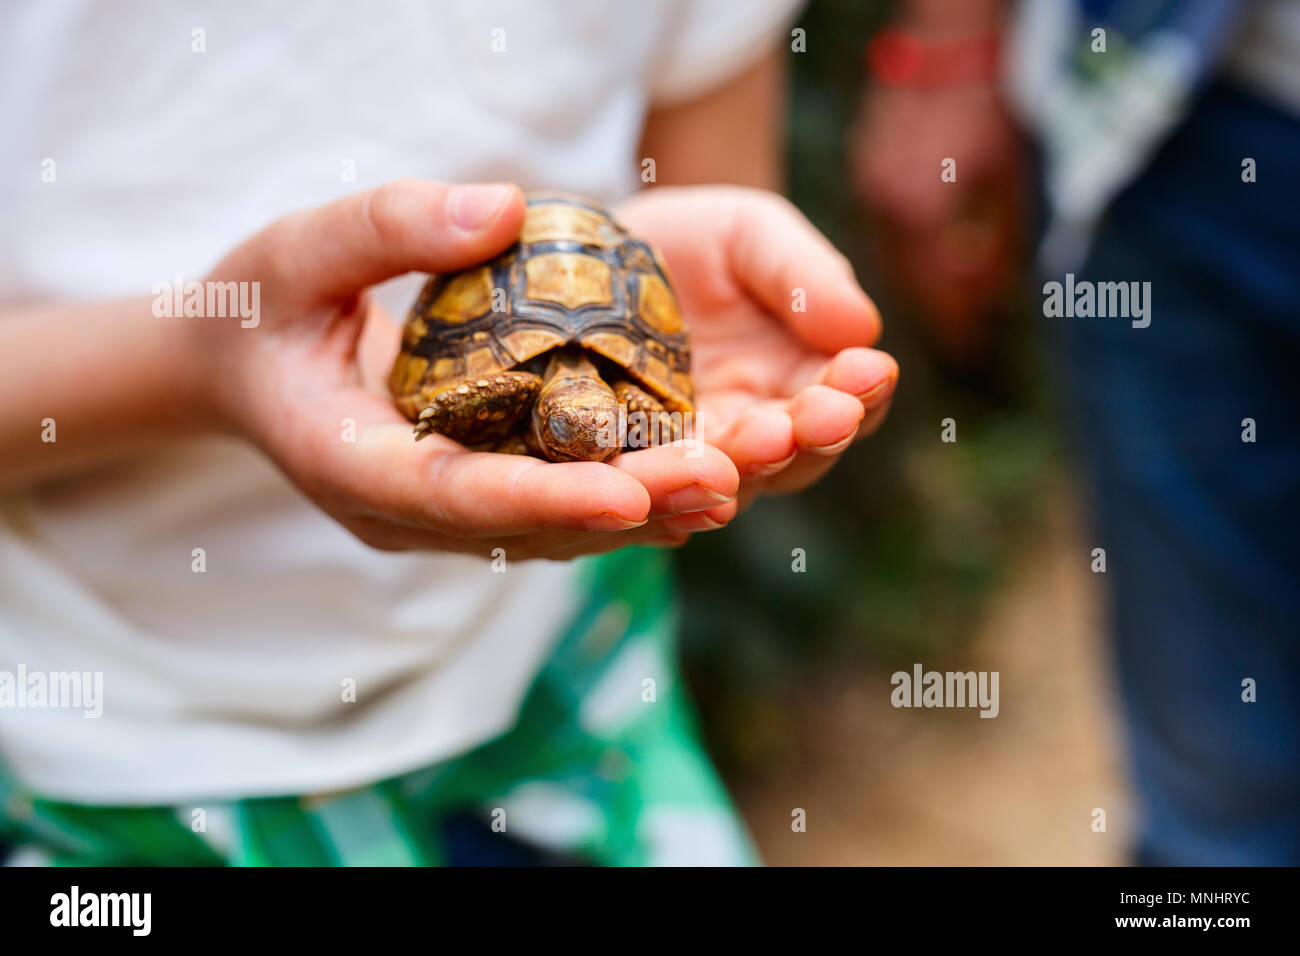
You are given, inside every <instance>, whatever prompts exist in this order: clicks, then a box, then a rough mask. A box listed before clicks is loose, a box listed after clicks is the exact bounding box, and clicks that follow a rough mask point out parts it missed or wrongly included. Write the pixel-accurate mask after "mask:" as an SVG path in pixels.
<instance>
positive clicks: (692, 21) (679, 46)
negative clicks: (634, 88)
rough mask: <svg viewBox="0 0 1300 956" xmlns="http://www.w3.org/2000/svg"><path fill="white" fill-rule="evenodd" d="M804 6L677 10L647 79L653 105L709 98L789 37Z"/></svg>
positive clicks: (726, 4) (684, 6)
mask: <svg viewBox="0 0 1300 956" xmlns="http://www.w3.org/2000/svg"><path fill="white" fill-rule="evenodd" d="M803 5H804V0H687V2H682V3H679V4H676V5H675V9H674V10H673V11H672V13H673V17H672V19H671V20H670V22H669V24H668V27H667V32H666V36H665V37H664V41H663V45H662V47H661V49H660V52H659V55H658V57H657V58H656V61H655V63H654V64H653V66H652V67H651V70H650V77H649V92H650V100H651V102H652V103H653V104H654V105H656V106H670V105H673V104H674V103H679V102H682V101H685V100H689V99H692V98H694V97H696V96H700V95H702V94H704V93H707V92H708V91H709V90H711V89H713V88H714V87H716V86H720V85H721V84H722V83H723V82H725V81H726V80H728V79H730V78H731V77H733V76H735V75H736V74H738V73H740V72H742V71H743V70H744V69H745V68H746V67H748V66H749V65H750V64H752V63H754V62H756V61H757V60H758V59H759V57H761V56H762V55H763V54H764V53H766V52H767V51H768V50H769V49H771V48H772V45H773V44H774V43H776V41H777V39H778V38H779V37H782V36H786V37H788V36H789V27H790V24H792V23H793V22H794V19H795V17H796V15H797V14H798V13H799V10H800V8H802V7H803Z"/></svg>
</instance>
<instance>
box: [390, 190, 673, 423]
mask: <svg viewBox="0 0 1300 956" xmlns="http://www.w3.org/2000/svg"><path fill="white" fill-rule="evenodd" d="M566 347H569V348H572V347H580V348H581V349H582V350H584V352H585V353H586V354H587V355H589V356H593V357H594V360H595V361H596V362H597V363H598V364H600V365H602V366H603V367H605V368H608V369H610V370H611V371H613V372H617V373H619V374H620V375H621V376H624V377H626V378H627V379H630V380H632V381H634V382H635V383H637V384H638V385H639V386H641V387H642V388H644V389H645V391H646V392H648V393H649V394H650V395H652V396H653V397H654V398H655V399H657V400H658V401H659V402H661V403H662V405H663V406H664V408H665V409H666V410H667V411H669V412H683V413H690V412H692V411H693V410H694V391H693V386H692V382H691V375H690V346H689V341H688V336H687V329H686V325H685V322H684V321H683V319H682V315H681V311H680V309H679V308H678V305H677V297H676V295H675V294H674V292H673V287H672V282H671V280H670V279H669V276H668V271H667V268H666V267H665V265H664V262H663V260H662V258H661V257H660V256H659V254H658V252H657V251H656V250H655V249H654V248H653V247H651V246H650V245H649V244H648V243H646V242H643V241H642V240H640V239H637V238H634V237H633V236H631V235H629V234H628V232H627V230H626V229H624V228H623V227H622V226H620V225H619V224H618V223H617V222H615V221H614V219H613V218H612V217H611V215H610V213H609V212H608V210H606V209H604V208H603V207H601V206H599V205H597V204H595V203H593V202H590V201H588V200H585V199H578V198H576V197H572V196H567V195H562V194H554V193H550V194H530V195H529V196H528V198H527V211H526V213H525V217H524V224H523V228H522V231H521V232H520V235H519V239H518V241H517V242H516V243H515V244H514V245H513V246H511V247H510V248H509V249H507V250H506V251H505V252H504V253H502V254H501V255H500V256H498V257H497V258H495V259H493V260H492V261H490V262H487V263H485V264H483V265H480V266H475V267H473V268H470V269H466V270H464V271H462V272H457V273H452V274H446V275H437V276H433V277H431V278H430V279H429V281H428V282H427V283H426V284H425V286H424V289H423V291H422V292H421V293H420V296H419V298H418V299H417V300H416V302H415V304H414V305H413V306H412V308H411V311H410V314H409V315H408V317H407V320H406V327H405V329H404V331H403V335H402V348H401V352H400V353H399V354H398V356H397V360H396V362H395V363H394V366H393V371H392V375H391V376H390V379H389V389H390V391H391V392H392V394H393V397H394V400H395V401H396V404H397V406H398V408H400V409H401V411H402V412H403V413H404V414H405V415H406V416H407V417H409V418H411V419H412V420H419V419H420V418H421V414H420V413H421V412H422V411H423V410H424V409H425V408H426V407H428V406H429V405H430V397H431V395H432V394H434V393H435V392H437V391H439V389H440V386H444V385H445V383H448V382H454V381H457V380H467V381H469V382H471V383H473V382H475V381H477V383H478V384H479V385H487V384H488V382H489V381H494V379H493V376H495V375H498V373H503V372H507V371H510V370H514V369H520V370H530V371H533V372H540V371H541V369H542V368H543V367H544V363H545V356H547V355H548V354H550V353H553V352H555V350H557V349H562V348H566ZM607 377H608V376H607ZM495 381H504V379H500V378H498V379H495ZM447 397H450V398H452V399H453V400H454V398H455V396H454V394H453V395H451V396H447ZM479 417H483V416H482V414H481V413H480V416H479Z"/></svg>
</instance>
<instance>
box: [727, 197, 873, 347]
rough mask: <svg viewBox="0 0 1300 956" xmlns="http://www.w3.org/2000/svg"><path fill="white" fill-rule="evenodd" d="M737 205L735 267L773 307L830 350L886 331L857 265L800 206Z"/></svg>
mask: <svg viewBox="0 0 1300 956" xmlns="http://www.w3.org/2000/svg"><path fill="white" fill-rule="evenodd" d="M733 212H734V216H735V219H734V222H733V228H732V231H731V246H730V252H731V254H730V264H731V269H732V273H733V275H734V276H735V278H736V280H737V281H738V282H739V283H740V284H741V285H742V286H743V287H744V288H745V290H746V291H747V292H748V293H749V294H750V295H752V296H753V297H754V298H755V299H757V300H758V301H759V302H761V303H762V304H763V305H764V306H765V307H766V308H767V310H768V312H770V313H771V314H772V315H773V316H776V317H779V318H781V319H782V320H783V321H785V322H786V323H787V324H788V325H789V326H790V328H792V329H793V330H794V331H795V333H796V334H797V335H798V336H799V337H800V338H801V339H802V340H803V341H805V342H807V343H808V344H809V345H812V346H814V347H816V348H818V349H820V350H822V351H824V352H835V351H838V350H840V349H845V348H851V347H853V346H865V345H871V344H872V343H873V342H875V341H876V340H877V339H878V338H879V337H880V328H881V323H880V313H879V312H878V311H877V309H876V306H875V304H874V303H873V302H872V301H871V299H870V298H868V296H867V294H866V293H865V292H863V291H862V287H861V286H859V285H858V282H857V279H855V278H854V275H853V267H852V266H851V265H850V263H849V261H848V260H847V259H846V258H845V257H844V256H843V255H841V254H840V252H839V251H838V250H836V249H835V247H834V246H833V245H831V243H830V242H829V241H828V240H827V239H826V237H825V236H823V235H822V234H821V233H820V232H818V231H817V229H816V228H815V227H814V226H813V225H812V223H810V222H809V221H808V220H807V219H806V218H804V216H803V214H802V213H800V212H799V210H798V209H796V208H795V207H794V206H793V205H792V204H790V203H789V202H786V201H785V200H783V199H780V198H779V197H772V198H771V199H770V200H768V201H764V202H752V201H751V202H743V203H742V202H737V203H736V204H735V206H734V209H733ZM800 293H802V294H800Z"/></svg>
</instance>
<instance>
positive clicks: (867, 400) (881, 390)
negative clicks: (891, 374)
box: [858, 378, 894, 408]
mask: <svg viewBox="0 0 1300 956" xmlns="http://www.w3.org/2000/svg"><path fill="white" fill-rule="evenodd" d="M893 391H894V380H893V378H887V379H885V380H884V381H881V382H878V383H877V384H876V385H874V386H872V387H871V388H869V389H867V390H866V391H865V392H863V393H862V394H861V395H859V396H858V401H860V402H861V403H862V404H863V405H864V406H866V407H867V408H872V407H874V406H876V405H879V404H880V403H881V402H883V401H884V400H885V399H887V398H889V396H890V395H891V394H893Z"/></svg>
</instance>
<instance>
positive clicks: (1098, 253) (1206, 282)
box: [1046, 88, 1300, 865]
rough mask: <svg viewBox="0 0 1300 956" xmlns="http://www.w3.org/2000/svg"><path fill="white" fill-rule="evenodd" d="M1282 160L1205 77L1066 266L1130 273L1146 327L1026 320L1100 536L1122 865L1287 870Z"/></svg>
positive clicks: (1290, 830)
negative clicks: (1200, 91) (1119, 728)
mask: <svg viewBox="0 0 1300 956" xmlns="http://www.w3.org/2000/svg"><path fill="white" fill-rule="evenodd" d="M1244 156H1254V157H1256V158H1257V162H1258V164H1259V167H1260V170H1261V179H1260V181H1258V182H1256V183H1250V184H1247V183H1243V182H1242V181H1241V178H1240V163H1241V158H1242V157H1244ZM1298 166H1300V124H1297V123H1296V121H1295V120H1293V119H1291V118H1290V117H1288V116H1285V115H1284V114H1281V113H1280V112H1274V111H1272V110H1270V109H1269V108H1267V107H1264V106H1263V105H1262V104H1259V103H1257V102H1255V101H1253V100H1252V99H1250V98H1249V97H1247V96H1245V95H1244V94H1239V93H1235V92H1233V91H1231V90H1227V89H1225V88H1217V89H1215V90H1212V91H1211V93H1210V95H1208V96H1207V97H1206V99H1205V101H1204V102H1203V104H1202V106H1201V107H1200V108H1199V109H1198V110H1197V112H1196V113H1194V114H1193V116H1192V118H1191V120H1190V121H1189V123H1188V125H1187V127H1186V128H1185V130H1184V131H1183V132H1182V133H1181V134H1180V135H1179V136H1178V137H1176V138H1175V139H1174V141H1172V142H1171V143H1170V144H1169V146H1168V147H1167V148H1166V149H1165V150H1164V151H1163V152H1162V153H1161V155H1160V157H1159V158H1158V159H1157V161H1156V163H1155V164H1154V165H1153V167H1152V168H1151V170H1149V171H1148V173H1147V174H1146V175H1145V176H1144V177H1143V178H1142V179H1141V180H1139V181H1138V182H1137V183H1136V184H1135V185H1134V186H1133V187H1132V188H1131V189H1130V190H1128V191H1127V192H1126V193H1125V194H1124V195H1123V196H1122V197H1121V198H1120V199H1119V200H1118V201H1117V202H1116V204H1115V206H1114V207H1113V209H1112V211H1111V214H1110V215H1109V217H1108V219H1107V221H1106V223H1105V225H1104V227H1103V228H1102V230H1101V232H1100V234H1099V236H1098V237H1097V240H1096V243H1095V245H1094V247H1093V251H1092V254H1091V257H1090V259H1089V261H1088V262H1087V263H1086V264H1085V266H1084V267H1082V269H1081V270H1080V272H1079V273H1078V274H1077V275H1078V278H1079V279H1081V280H1091V281H1096V282H1101V281H1119V280H1128V281H1149V282H1150V283H1151V319H1152V321H1151V325H1150V327H1148V328H1144V329H1138V328H1133V327H1131V325H1130V323H1129V322H1128V321H1127V320H1124V319H1116V318H1109V319H1099V318H1091V319H1081V318H1073V319H1071V318H1059V319H1048V320H1046V321H1048V322H1050V323H1052V324H1053V326H1055V327H1056V328H1055V329H1054V331H1055V332H1057V333H1059V334H1058V336H1057V339H1058V345H1059V346H1060V350H1059V353H1058V354H1059V359H1060V362H1061V373H1062V374H1061V382H1062V384H1063V386H1064V388H1065V390H1066V396H1065V397H1066V402H1065V405H1066V409H1067V412H1068V414H1069V416H1070V419H1071V423H1072V426H1073V427H1072V432H1073V434H1074V437H1075V439H1076V441H1077V445H1078V449H1079V451H1080V453H1081V461H1082V463H1083V467H1084V470H1085V475H1086V478H1087V483H1088V485H1089V490H1090V493H1091V497H1092V504H1093V515H1094V518H1095V528H1096V530H1095V541H1094V542H1091V543H1089V548H1090V549H1091V548H1093V547H1104V548H1105V549H1106V557H1107V571H1106V576H1105V581H1106V584H1107V585H1108V586H1109V593H1110V599H1111V608H1110V614H1111V618H1110V620H1111V635H1112V641H1113V657H1114V663H1115V666H1116V668H1117V672H1118V684H1119V690H1120V694H1121V698H1122V703H1123V708H1124V718H1125V725H1126V732H1127V737H1128V741H1127V742H1128V749H1129V756H1130V760H1131V762H1132V767H1133V773H1134V783H1135V786H1136V790H1137V795H1138V798H1139V802H1140V805H1141V811H1142V820H1141V822H1140V824H1139V845H1138V858H1139V860H1141V861H1142V862H1147V863H1159V864H1206V865H1216V864H1296V863H1300V642H1298V641H1297V635H1298V634H1300V587H1298V586H1297V582H1298V581H1300V543H1298V542H1300V516H1298V515H1297V509H1300V441H1298V440H1297V436H1298V435H1300V429H1298V428H1297V420H1298V418H1300V416H1298V415H1297V411H1296V405H1297V398H1298V397H1300V394H1298V393H1300V388H1297V385H1296V380H1297V371H1298V370H1300V364H1298V363H1300V224H1297V223H1296V221H1295V220H1296V215H1295V213H1296V209H1297V203H1296V191H1295V190H1296V187H1295V183H1296V182H1298V181H1300V179H1298V178H1297V177H1300V168H1297V167H1298ZM1264 170H1267V175H1266V176H1265V173H1264V172H1263V171H1264ZM1052 278H1059V277H1052ZM1246 418H1251V419H1254V421H1255V427H1256V432H1257V440H1256V441H1255V442H1254V443H1247V442H1243V441H1242V432H1243V425H1242V420H1243V419H1246ZM1085 558H1086V556H1085V557H1084V558H1081V560H1084V559H1085ZM1248 678H1249V679H1251V680H1253V681H1254V682H1255V684H1256V693H1257V700H1256V701H1255V702H1254V703H1246V702H1243V700H1242V695H1243V686H1242V683H1243V681H1244V680H1246V679H1248Z"/></svg>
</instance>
